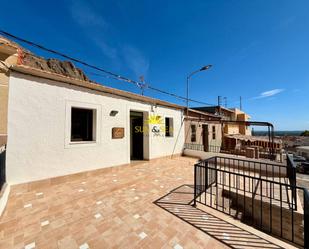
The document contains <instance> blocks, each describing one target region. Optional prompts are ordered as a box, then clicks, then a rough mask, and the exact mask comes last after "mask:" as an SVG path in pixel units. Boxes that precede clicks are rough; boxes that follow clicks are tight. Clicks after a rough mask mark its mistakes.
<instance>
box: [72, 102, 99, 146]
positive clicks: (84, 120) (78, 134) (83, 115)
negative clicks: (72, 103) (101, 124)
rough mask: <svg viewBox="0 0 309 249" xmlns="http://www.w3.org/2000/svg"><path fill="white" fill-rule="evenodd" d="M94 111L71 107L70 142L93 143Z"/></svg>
mask: <svg viewBox="0 0 309 249" xmlns="http://www.w3.org/2000/svg"><path fill="white" fill-rule="evenodd" d="M95 125H96V111H95V110H93V109H84V108H77V107H72V109H71V142H81V141H95V128H96V126H95Z"/></svg>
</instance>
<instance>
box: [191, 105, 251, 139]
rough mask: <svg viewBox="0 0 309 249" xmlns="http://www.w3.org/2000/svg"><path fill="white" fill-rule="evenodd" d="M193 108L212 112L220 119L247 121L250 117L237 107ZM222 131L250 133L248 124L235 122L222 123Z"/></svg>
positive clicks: (225, 132) (227, 132) (226, 132)
mask: <svg viewBox="0 0 309 249" xmlns="http://www.w3.org/2000/svg"><path fill="white" fill-rule="evenodd" d="M193 109H195V110H199V111H203V112H208V113H211V114H214V115H216V116H218V117H220V118H221V120H222V121H248V120H249V119H250V118H251V117H250V116H249V115H248V114H247V113H245V112H243V111H241V110H239V109H237V108H233V109H229V108H226V107H223V106H205V107H195V108H193ZM223 131H224V134H242V135H251V130H250V129H249V127H248V126H245V125H243V124H237V123H235V124H234V123H224V125H223Z"/></svg>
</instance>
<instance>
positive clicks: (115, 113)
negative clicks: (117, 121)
mask: <svg viewBox="0 0 309 249" xmlns="http://www.w3.org/2000/svg"><path fill="white" fill-rule="evenodd" d="M117 114H118V111H116V110H112V111H111V112H110V113H109V116H111V117H115V116H116V115H117Z"/></svg>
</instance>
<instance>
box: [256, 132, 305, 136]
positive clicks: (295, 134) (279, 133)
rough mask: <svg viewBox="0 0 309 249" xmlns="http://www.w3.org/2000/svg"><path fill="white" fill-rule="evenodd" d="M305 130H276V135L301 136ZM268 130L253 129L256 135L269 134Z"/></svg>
mask: <svg viewBox="0 0 309 249" xmlns="http://www.w3.org/2000/svg"><path fill="white" fill-rule="evenodd" d="M302 132H303V131H275V136H300V134H301V133H302ZM267 134H268V133H267V131H253V135H254V136H267Z"/></svg>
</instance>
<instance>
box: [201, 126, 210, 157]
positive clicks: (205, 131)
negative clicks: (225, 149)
mask: <svg viewBox="0 0 309 249" xmlns="http://www.w3.org/2000/svg"><path fill="white" fill-rule="evenodd" d="M202 128H203V145H204V151H208V149H209V141H208V125H202Z"/></svg>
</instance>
